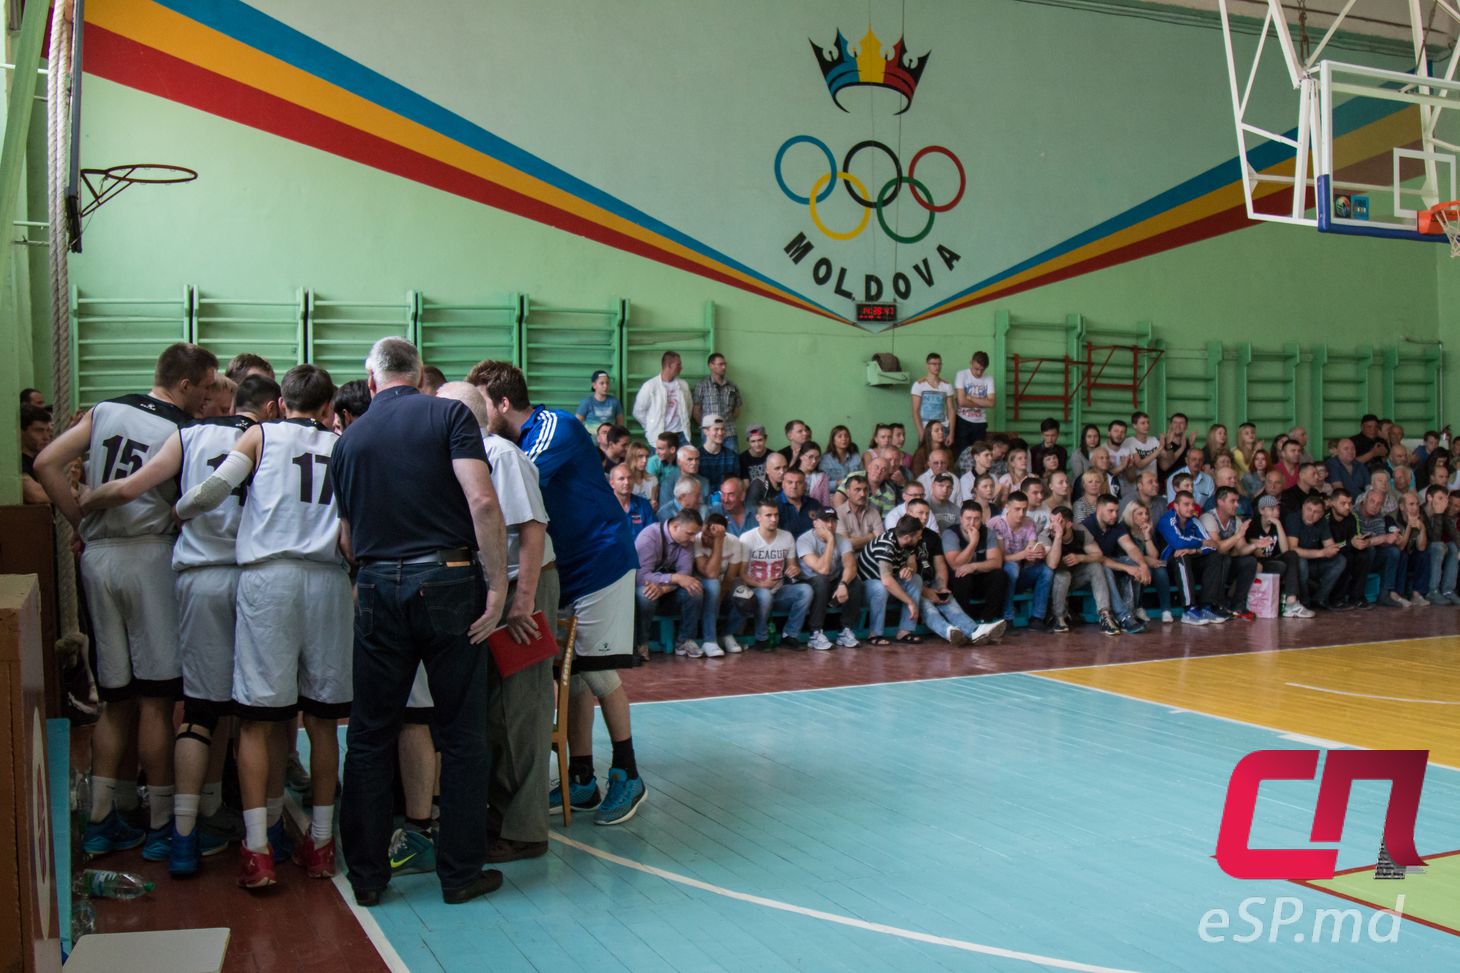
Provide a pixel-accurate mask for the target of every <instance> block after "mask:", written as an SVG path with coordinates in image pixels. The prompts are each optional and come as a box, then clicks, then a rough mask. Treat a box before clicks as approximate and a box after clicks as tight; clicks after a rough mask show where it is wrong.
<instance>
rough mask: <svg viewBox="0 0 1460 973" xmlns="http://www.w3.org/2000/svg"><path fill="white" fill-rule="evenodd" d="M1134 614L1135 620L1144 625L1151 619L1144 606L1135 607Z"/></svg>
mask: <svg viewBox="0 0 1460 973" xmlns="http://www.w3.org/2000/svg"><path fill="white" fill-rule="evenodd" d="M1135 615H1136V620H1137V621H1139V622H1140V623H1141V624H1142V625H1145V624H1147V623H1149V622H1150V621H1151V616H1150V615H1147V614H1146V610H1145V609H1144V608H1137V609H1136V612H1135Z"/></svg>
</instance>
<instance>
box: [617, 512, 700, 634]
mask: <svg viewBox="0 0 1460 973" xmlns="http://www.w3.org/2000/svg"><path fill="white" fill-rule="evenodd" d="M701 523H702V521H701V520H700V515H699V513H697V512H696V511H694V510H683V511H680V512H679V513H677V514H675V515H674V516H673V517H671V518H670V519H669V522H668V523H663V524H652V525H650V526H648V527H645V528H644V529H643V530H641V531H639V534H638V536H637V537H636V538H634V547H635V549H636V550H637V551H638V552H639V573H638V576H637V578H636V580H637V581H638V591H637V593H636V599H637V607H638V610H637V611H636V612H635V613H634V617H635V619H636V620H637V628H638V640H637V644H638V645H639V648H640V652H641V654H642V652H643V650H644V649H645V648H646V647H647V646H648V644H649V635H650V630H651V628H652V626H653V622H654V616H655V615H656V614H658V613H659V612H660V611H661V610H664V609H669V610H671V611H674V610H677V611H678V612H679V631H678V633H677V634H676V637H675V645H674V654H675V655H687V656H689V657H690V658H692V659H698V658H700V657H701V656H703V655H704V652H703V651H702V650H701V649H700V645H699V643H698V642H696V641H695V636H696V635H697V634H699V631H700V615H701V613H702V611H703V610H704V604H705V589H704V586H703V585H702V584H701V583H700V580H699V579H698V578H696V577H695V567H694V542H695V537H697V536H698V535H699V533H700V526H701Z"/></svg>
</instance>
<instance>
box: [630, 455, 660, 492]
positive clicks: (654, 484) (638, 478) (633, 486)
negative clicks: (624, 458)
mask: <svg viewBox="0 0 1460 973" xmlns="http://www.w3.org/2000/svg"><path fill="white" fill-rule="evenodd" d="M652 455H653V451H652V450H650V449H649V446H648V444H647V443H642V442H631V443H629V460H628V467H629V489H630V490H632V491H633V494H634V496H636V497H643V498H644V499H645V500H647V501H649V503H651V504H654V505H655V509H658V507H657V505H658V503H659V480H658V479H657V478H656V477H652V476H650V475H649V457H650V456H652Z"/></svg>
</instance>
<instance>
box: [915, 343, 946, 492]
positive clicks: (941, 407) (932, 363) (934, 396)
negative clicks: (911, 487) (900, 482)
mask: <svg viewBox="0 0 1460 973" xmlns="http://www.w3.org/2000/svg"><path fill="white" fill-rule="evenodd" d="M925 363H926V365H927V367H928V373H927V374H926V375H924V376H923V377H922V378H920V379H918V380H917V381H916V382H914V383H913V387H912V417H913V428H914V429H916V430H918V434H919V437H921V436H922V434H923V432H924V431H925V427H926V426H927V425H928V424H929V423H933V422H937V423H941V424H942V425H943V429H944V432H947V431H948V430H949V429H951V428H952V427H953V410H954V407H955V406H956V405H957V402H956V401H955V400H954V397H953V386H952V385H951V384H949V382H948V381H947V379H945V378H943V357H942V356H941V355H939V354H938V353H937V352H936V351H934V352H929V354H928V357H927V359H926V362H925ZM914 472H917V471H916V470H914Z"/></svg>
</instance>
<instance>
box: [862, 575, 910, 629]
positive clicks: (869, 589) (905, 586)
mask: <svg viewBox="0 0 1460 973" xmlns="http://www.w3.org/2000/svg"><path fill="white" fill-rule="evenodd" d="M897 583H898V584H899V585H900V586H901V587H902V590H903V591H905V592H907V595H908V597H909V598H916V597H917V596H918V589H919V588H921V587H922V584H923V582H922V579H921V578H918V577H916V576H914V577H911V578H907V579H901V578H899V579H898V580H897ZM862 589H863V591H864V592H865V594H866V596H867V637H868V638H876V637H877V636H879V635H885V634H886V632H887V629H886V625H885V624H884V623H885V621H886V618H887V599H888V597H889V596H888V594H887V586H886V585H884V584H883V583H882V579H881V578H869V579H867V580H865V581H863V582H862ZM904 615H905V613H904ZM909 630H910V629H909Z"/></svg>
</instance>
